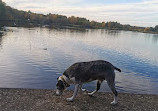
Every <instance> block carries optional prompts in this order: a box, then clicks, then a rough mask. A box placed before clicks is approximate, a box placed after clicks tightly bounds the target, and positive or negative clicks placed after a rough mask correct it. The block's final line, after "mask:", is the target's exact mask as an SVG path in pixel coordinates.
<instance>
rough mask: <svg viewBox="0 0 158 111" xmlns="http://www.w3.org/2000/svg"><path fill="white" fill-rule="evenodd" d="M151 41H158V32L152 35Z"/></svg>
mask: <svg viewBox="0 0 158 111" xmlns="http://www.w3.org/2000/svg"><path fill="white" fill-rule="evenodd" d="M152 41H153V43H158V34H155V35H153V37H152Z"/></svg>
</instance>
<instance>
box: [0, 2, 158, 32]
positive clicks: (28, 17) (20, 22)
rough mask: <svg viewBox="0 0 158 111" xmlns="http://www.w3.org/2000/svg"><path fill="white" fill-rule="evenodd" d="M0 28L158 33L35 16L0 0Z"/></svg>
mask: <svg viewBox="0 0 158 111" xmlns="http://www.w3.org/2000/svg"><path fill="white" fill-rule="evenodd" d="M0 26H1V27H2V26H22V27H36V26H47V27H50V28H51V27H52V28H53V27H59V28H75V29H78V28H102V29H111V30H127V31H138V32H146V33H158V25H157V26H155V27H138V26H130V25H122V24H120V23H118V22H111V21H110V22H106V23H105V22H102V23H100V22H96V21H90V20H88V19H86V18H81V17H75V16H71V17H67V16H63V15H58V14H51V13H49V14H47V15H44V14H37V13H33V12H31V11H28V12H27V11H21V10H17V9H14V8H11V7H10V6H7V5H6V4H5V3H4V2H2V0H0Z"/></svg>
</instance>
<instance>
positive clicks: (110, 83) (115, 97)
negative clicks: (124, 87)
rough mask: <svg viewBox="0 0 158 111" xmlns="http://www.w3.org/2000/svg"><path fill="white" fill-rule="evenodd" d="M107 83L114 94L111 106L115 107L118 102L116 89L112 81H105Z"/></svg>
mask: <svg viewBox="0 0 158 111" xmlns="http://www.w3.org/2000/svg"><path fill="white" fill-rule="evenodd" d="M107 83H108V85H109V87H110V89H111V91H112V92H113V93H114V100H113V102H111V104H112V105H116V104H117V102H118V97H117V96H118V93H117V91H116V88H115V82H114V80H112V81H107Z"/></svg>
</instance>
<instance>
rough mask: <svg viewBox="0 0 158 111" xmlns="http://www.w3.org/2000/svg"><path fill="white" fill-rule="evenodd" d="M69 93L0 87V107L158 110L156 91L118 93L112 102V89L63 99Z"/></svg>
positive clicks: (9, 110) (15, 110)
mask: <svg viewBox="0 0 158 111" xmlns="http://www.w3.org/2000/svg"><path fill="white" fill-rule="evenodd" d="M72 93H73V92H72V91H65V92H64V94H63V95H62V96H55V91H54V90H45V89H6V88H1V89H0V111H158V95H147V94H125V93H119V101H118V104H117V105H115V106H112V105H110V102H112V101H113V95H112V93H104V92H98V93H96V94H95V95H94V96H93V97H89V96H88V95H87V94H83V93H79V94H78V95H77V98H76V99H75V101H74V102H67V101H66V100H65V99H66V98H68V97H71V96H72Z"/></svg>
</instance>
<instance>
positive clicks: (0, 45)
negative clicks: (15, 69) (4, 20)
mask: <svg viewBox="0 0 158 111" xmlns="http://www.w3.org/2000/svg"><path fill="white" fill-rule="evenodd" d="M0 47H2V35H1V34H0Z"/></svg>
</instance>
